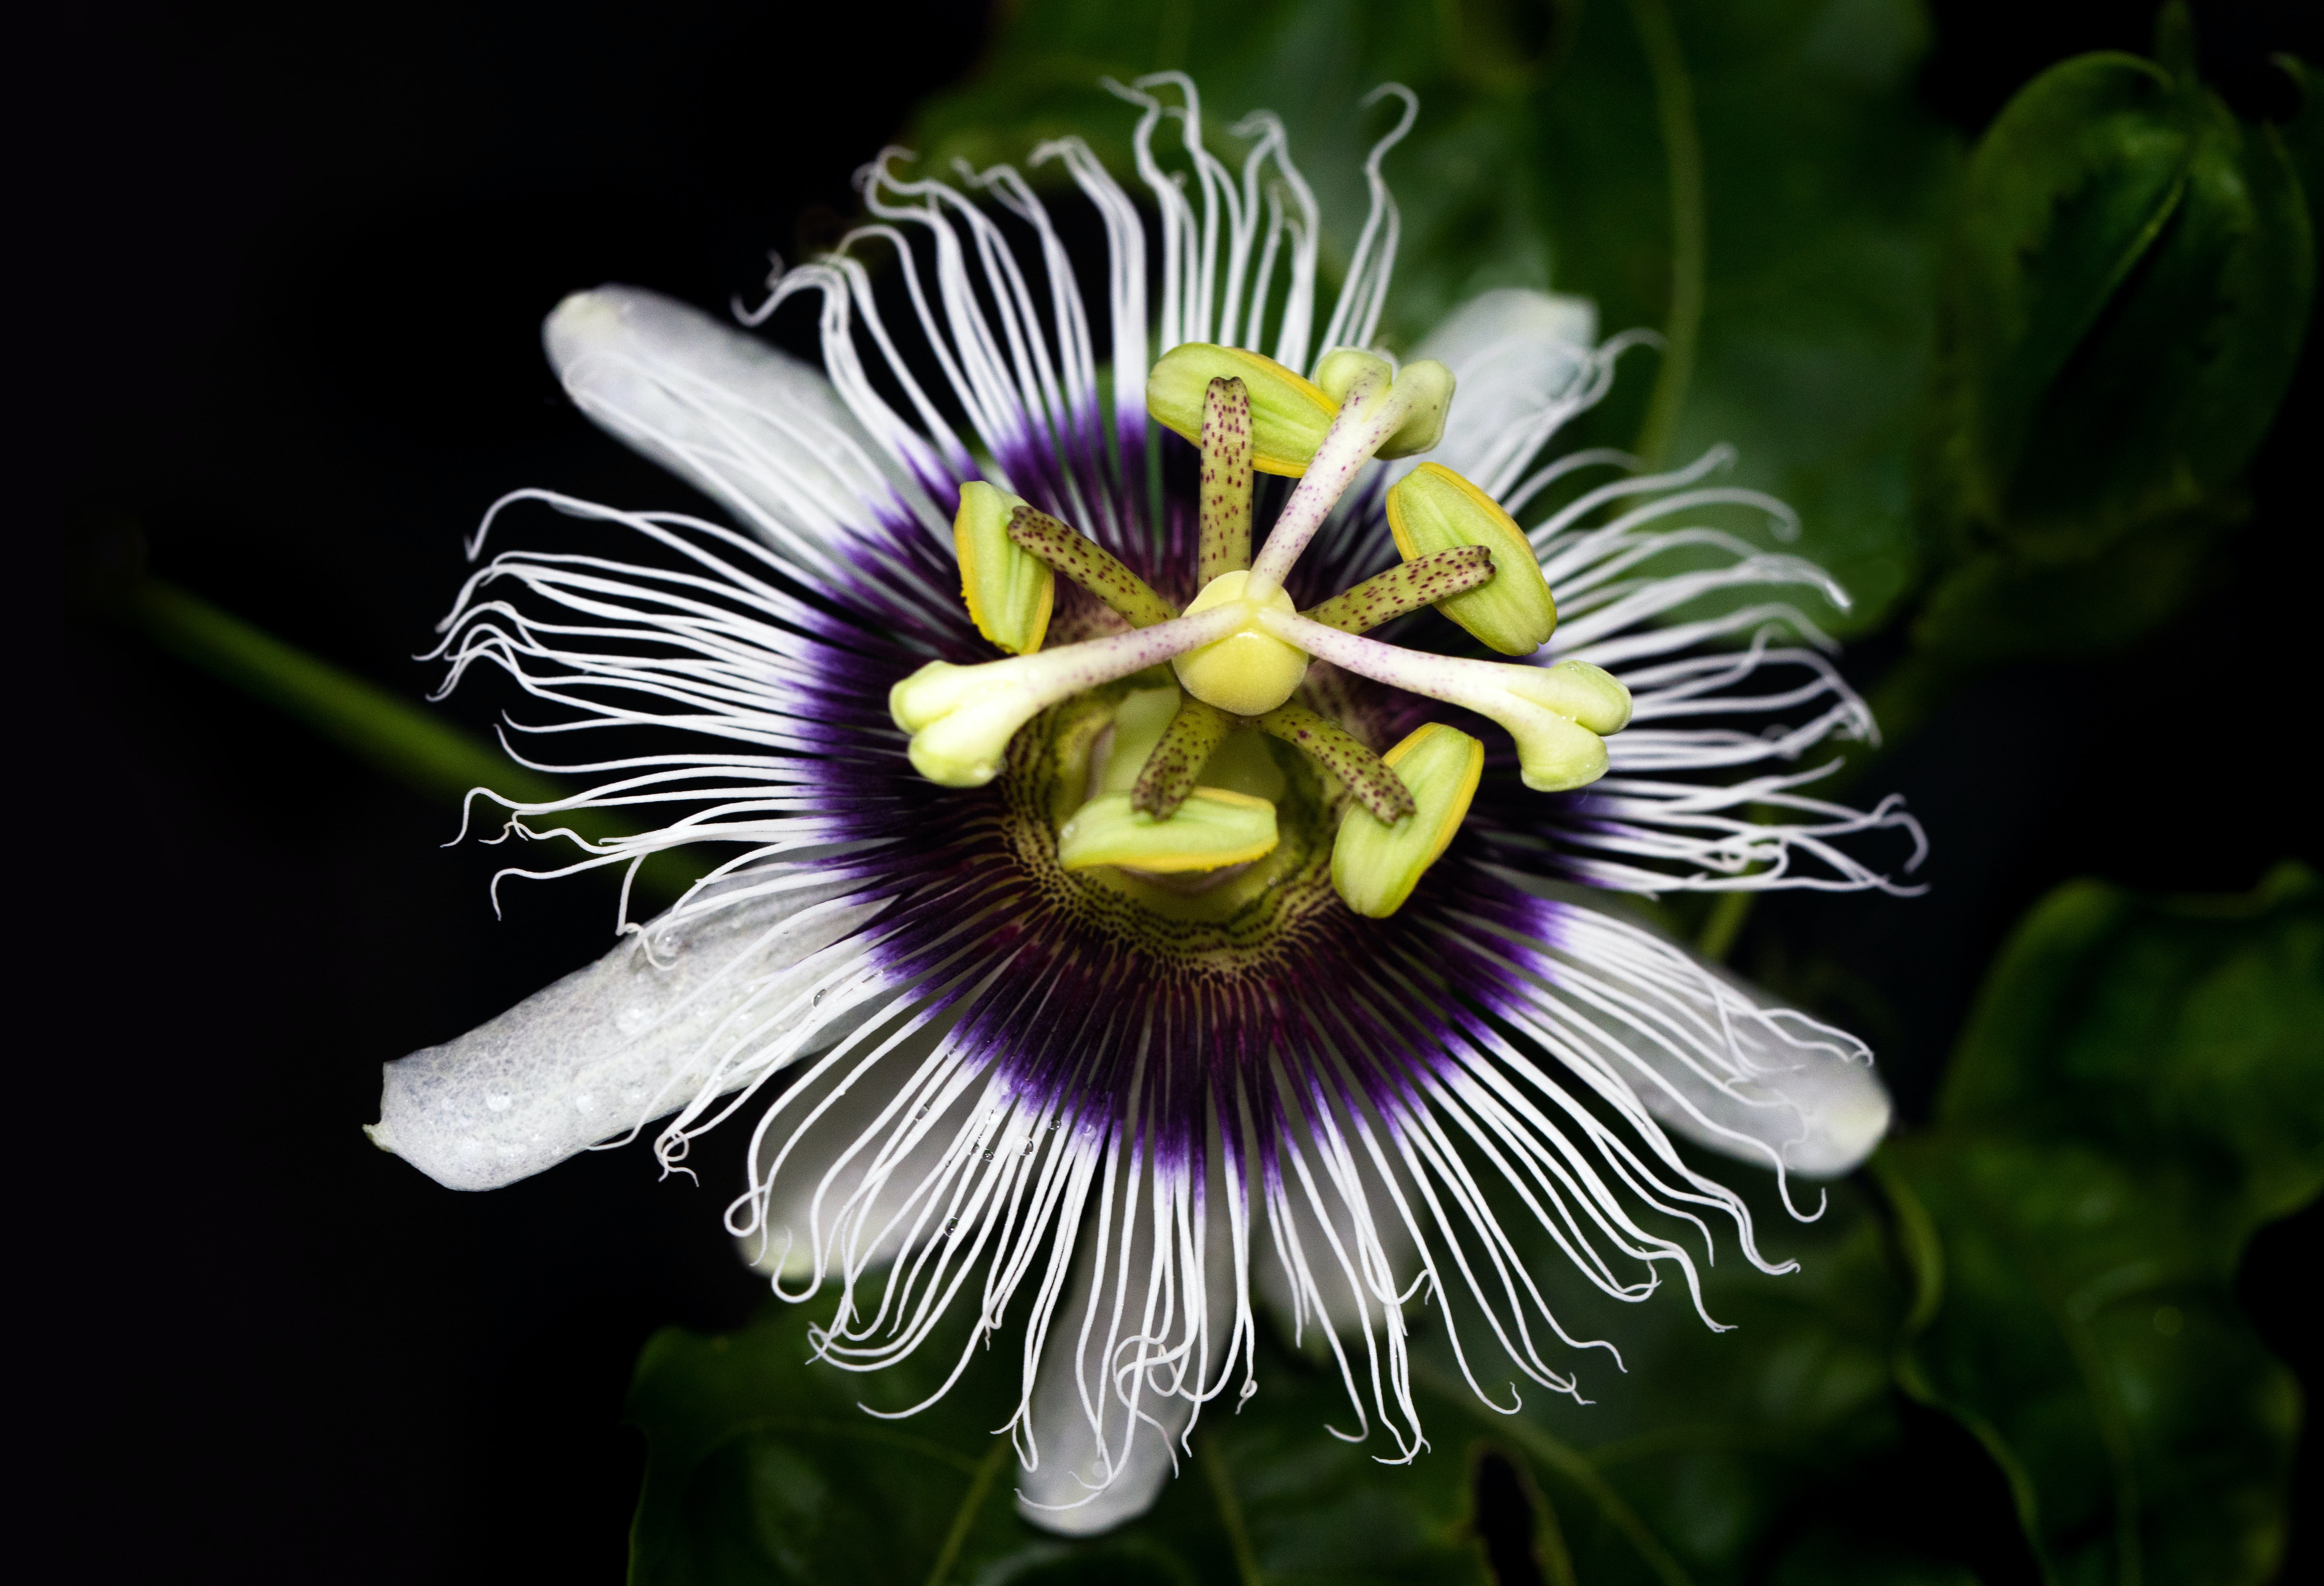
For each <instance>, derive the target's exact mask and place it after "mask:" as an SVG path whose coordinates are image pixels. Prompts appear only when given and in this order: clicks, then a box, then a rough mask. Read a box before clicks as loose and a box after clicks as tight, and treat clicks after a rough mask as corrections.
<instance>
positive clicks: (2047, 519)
mask: <svg viewBox="0 0 2324 1586" xmlns="http://www.w3.org/2000/svg"><path fill="white" fill-rule="evenodd" d="M2174 30H2175V31H2174ZM2173 40H2175V41H2176V42H2175V43H2174V42H2172V41H2173ZM2166 47H2167V49H2168V50H2170V51H2175V58H2183V60H2184V61H2185V62H2188V63H2190V62H2191V59H2192V57H2191V50H2192V45H2191V41H2190V37H2189V36H2187V34H2186V23H2185V17H2184V14H2183V13H2182V12H2181V11H2180V10H2177V9H2174V8H2166V17H2165V25H2164V27H2163V33H2162V36H2161V41H2160V42H2159V44H2158V48H2166ZM2190 71H2191V65H2190V64H2182V65H2181V69H2180V74H2179V75H2174V74H2173V72H2172V71H2171V70H2168V69H2165V68H2164V67H2163V66H2159V65H2157V64H2155V63H2153V62H2152V61H2147V60H2140V59H2138V58H2137V57H2135V56H2130V55H2120V54H2098V55H2085V56H2080V57H2078V58H2076V59H2074V60H2068V61H2064V62H2061V64H2059V65H2057V66H2054V67H2052V68H2051V69H2049V70H2048V71H2046V72H2044V73H2043V74H2042V76H2040V77H2039V78H2035V79H2034V80H2033V82H2032V83H2030V84H2028V85H2027V86H2026V87H2025V88H2024V89H2022V90H2021V91H2020V92H2019V93H2018V95H2017V96H2016V97H2015V98H2014V99H2012V100H2011V101H2010V103H2009V104H2008V106H2006V107H2005V108H2004V109H2003V111H2002V113H2001V115H2000V116H1999V117H1998V118H1997V120H1996V121H1995V122H1994V124H1993V125H1992V127H1991V128H1990V129H1989V130H1988V131H1987V134H1986V135H1985V138H1984V140H1983V141H1982V142H1981V143H1979V144H1978V149H1977V151H1976V153H1975V155H1974V156H1973V158H1972V159H1971V161H1970V162H1969V177H1968V183H1967V190H1966V193H1965V195H1964V198H1963V202H1962V207H1961V216H1960V229H1959V233H1958V235H1957V237H1956V242H1955V246H1954V249H1953V253H1952V255H1951V267H1950V270H1949V272H1948V275H1947V289H1948V290H1947V302H1946V310H1945V315H1944V324H1945V351H1944V354H1943V358H1942V372H1941V379H1940V381H1939V383H1938V386H1937V392H1936V396H1935V399H1934V401H1933V403H1932V418H1931V422H1932V434H1931V438H1930V440H1929V443H1928V444H1929V450H1928V452H1927V454H1926V459H1925V467H1926V475H1927V476H1926V484H1927V489H1928V495H1929V501H1930V503H1931V510H1932V512H1933V513H1934V514H1935V516H1936V517H1937V518H1938V519H1939V520H1940V521H1941V524H1942V526H1943V529H1944V532H1945V538H1946V539H1948V540H1949V541H1950V544H1951V545H1952V547H1953V555H1954V559H1955V563H1956V565H1955V567H1954V568H1953V570H1952V571H1951V572H1950V575H1949V576H1947V577H1946V578H1945V579H1943V580H1942V581H1941V583H1940V584H1939V585H1938V586H1937V587H1936V588H1935V589H1934V590H1933V591H1932V594H1931V595H1930V598H1929V602H1928V604H1927V606H1926V608H1925V609H1924V611H1923V614H1922V616H1921V619H1920V621H1919V622H1918V624H1917V627H1916V630H1915V638H1916V640H1917V641H1918V642H1919V644H1920V645H1921V647H1922V648H1923V650H1926V651H1928V652H1931V653H1932V654H1935V655H1940V656H1942V657H1945V658H1947V659H1950V660H1951V661H1954V662H1956V663H1961V662H1966V663H1985V662H1991V661H1998V660H2006V659H2017V658H2020V657H2029V656H2056V655H2070V654H2076V653H2087V652H2089V651H2090V650H2098V649H2105V648H2112V647H2115V646H2117V645H2120V644H2122V643H2125V642H2127V641H2130V640H2133V639H2135V638H2136V637H2138V636H2139V635H2141V634H2142V633H2144V632H2147V631H2149V630H2151V629H2152V628H2153V626H2155V625H2156V624H2157V623H2159V622H2161V621H2162V620H2163V618H2164V617H2166V616H2168V615H2169V614H2170V613H2171V612H2172V610H2174V609H2176V607H2177V606H2178V605H2179V604H2181V602H2182V601H2183V600H2184V599H2185V598H2186V596H2187V595H2189V594H2190V592H2191V591H2192V589H2193V588H2194V587H2195V586H2196V584H2197V581H2198V576H2199V568H2200V565H2201V562H2202V558H2203V556H2204V554H2205V553H2206V551H2207V550H2208V549H2209V542H2210V541H2211V540H2212V539H2215V538H2216V537H2217V535H2218V532H2219V531H2220V530H2223V529H2224V528H2226V527H2227V526H2229V525H2231V524H2233V523H2234V522H2236V521H2239V520H2240V518H2241V517H2242V516H2243V513H2244V512H2245V510H2246V505H2245V503H2244V501H2243V499H2242V497H2241V495H2240V493H2239V491H2238V488H2237V486H2238V481H2239V478H2240V475H2242V473H2243V471H2244V469H2245V468H2246V466H2247V465H2248V464H2249V463H2250V460H2251V458H2252V456H2253V454H2254V453H2255V451H2256V450H2257V448H2258V447H2259V444H2260V442H2261V441H2262V440H2263V439H2264V438H2265V436H2266V434H2267V431H2268V429H2269V427H2270V426H2271V424H2272V423H2273V420H2274V416H2275V410H2276V408H2277V406H2278V404H2279V403H2280V402H2281V401H2282V397H2283V393H2284V392H2285V390H2286V389H2287V388H2288V386H2289V384H2290V383H2291V379H2292V371H2293V369H2294V368H2295V366H2296V365H2297V364H2298V362H2299V358H2300V353H2301V345H2302V341H2303V337H2304V335H2305V328H2306V325H2307V320H2308V314H2309V308H2310V297H2311V294H2312V287H2313V280H2314V274H2315V261H2314V245H2313V236H2312V232H2311V226H2310V217H2309V213H2308V209H2307V207H2306V203H2305V200H2304V198H2303V196H2302V192H2301V182H2300V180H2299V177H2298V176H2297V174H2296V172H2295V171H2294V167H2293V164H2292V160H2291V158H2290V157H2289V155H2288V154H2287V153H2286V152H2285V148H2284V144H2283V140H2282V138H2281V137H2280V136H2279V135H2278V134H2276V133H2275V132H2274V131H2273V129H2269V128H2249V127H2246V126H2244V125H2243V124H2240V123H2238V122H2237V121H2236V118H2235V116H2234V115H2233V114H2232V113H2230V112H2229V111H2228V109H2227V106H2225V105H2223V104H2221V103H2220V101H2219V100H2218V97H2216V96H2215V95H2213V94H2211V93H2209V91H2208V90H2206V89H2205V88H2203V87H2202V86H2201V85H2200V84H2199V82H2197V81H2195V80H2194V79H2193V78H2192V77H2191V75H2188V73H2190Z"/></svg>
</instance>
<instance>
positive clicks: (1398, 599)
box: [1299, 545, 1493, 633]
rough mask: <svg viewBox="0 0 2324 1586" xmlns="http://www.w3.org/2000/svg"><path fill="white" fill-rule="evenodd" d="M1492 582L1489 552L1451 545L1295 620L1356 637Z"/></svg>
mask: <svg viewBox="0 0 2324 1586" xmlns="http://www.w3.org/2000/svg"><path fill="white" fill-rule="evenodd" d="M1492 576H1493V553H1492V550H1491V549H1490V548H1489V547H1486V546H1482V545H1456V546H1454V547H1452V549H1449V550H1438V551H1431V552H1429V554H1428V555H1426V556H1423V557H1415V558H1413V559H1412V560H1410V561H1408V562H1401V563H1398V564H1397V566H1395V567H1390V568H1389V569H1388V571H1387V572H1385V573H1380V574H1377V575H1375V576H1372V577H1369V578H1367V579H1365V580H1364V581H1363V582H1362V583H1360V584H1359V585H1357V586H1355V587H1354V588H1352V589H1350V590H1347V591H1345V592H1344V593H1342V594H1339V595H1333V597H1332V598H1331V599H1329V600H1327V601H1325V602H1323V604H1321V605H1315V606H1310V607H1309V608H1308V609H1307V610H1305V611H1304V612H1302V613H1299V614H1300V615H1301V616H1303V617H1305V618H1306V619H1307V620H1308V621H1309V622H1321V623H1323V626H1325V627H1326V628H1337V629H1338V630H1340V632H1342V633H1362V632H1367V631H1369V630H1370V629H1373V628H1377V627H1379V625H1380V624H1381V623H1383V622H1394V621H1395V620H1396V619H1397V618H1398V617H1401V616H1406V615H1408V614H1409V613H1413V612H1416V611H1418V610H1419V609H1420V608H1421V607H1423V606H1425V605H1434V604H1436V603H1437V602H1438V601H1440V600H1443V599H1445V598H1447V597H1448V596H1451V595H1464V594H1466V593H1468V592H1469V591H1470V590H1471V589H1474V588H1476V587H1477V586H1479V585H1480V584H1486V583H1489V582H1491V580H1492Z"/></svg>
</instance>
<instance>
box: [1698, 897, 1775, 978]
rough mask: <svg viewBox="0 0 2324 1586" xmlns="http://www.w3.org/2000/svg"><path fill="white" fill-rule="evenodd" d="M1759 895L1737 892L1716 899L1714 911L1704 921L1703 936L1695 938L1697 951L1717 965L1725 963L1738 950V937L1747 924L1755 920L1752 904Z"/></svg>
mask: <svg viewBox="0 0 2324 1586" xmlns="http://www.w3.org/2000/svg"><path fill="white" fill-rule="evenodd" d="M1758 896H1759V895H1758V894H1757V892H1744V891H1734V892H1721V893H1720V894H1719V895H1718V897H1716V898H1715V899H1712V900H1711V912H1710V914H1708V915H1707V916H1705V917H1704V918H1703V922H1702V934H1701V936H1697V937H1696V938H1695V942H1694V949H1695V951H1696V952H1698V953H1700V954H1702V955H1703V956H1704V957H1705V958H1708V959H1710V960H1711V963H1713V964H1724V963H1725V962H1726V961H1727V955H1728V954H1729V953H1732V952H1733V951H1734V950H1735V938H1736V937H1738V936H1741V935H1742V934H1743V922H1744V921H1746V920H1748V919H1749V918H1750V917H1751V904H1752V902H1753V901H1754V900H1755V899H1757V897H1758Z"/></svg>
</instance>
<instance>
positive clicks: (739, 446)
mask: <svg viewBox="0 0 2324 1586" xmlns="http://www.w3.org/2000/svg"><path fill="white" fill-rule="evenodd" d="M540 338H541V344H542V346H544V347H546V348H547V350H548V353H549V362H550V364H553V365H554V366H555V367H556V370H557V373H558V378H559V379H560V380H562V381H563V382H564V383H565V390H566V392H567V395H569V396H571V397H572V399H573V402H574V405H575V406H576V407H578V408H579V409H580V410H582V411H583V412H585V413H586V414H588V415H589V417H590V418H592V419H593V420H596V422H597V423H598V424H599V425H601V426H602V427H603V428H604V429H606V430H608V431H609V432H611V433H612V434H613V435H614V436H616V437H618V438H621V439H622V440H623V441H626V442H627V443H628V444H629V445H630V446H632V447H634V448H636V449H637V450H638V451H640V452H642V453H643V454H644V455H645V456H649V457H650V458H652V459H653V460H654V461H655V462H657V463H659V464H661V465H662V466H664V467H666V468H669V470H670V471H671V472H673V473H675V474H677V475H678V476H679V477H681V478H683V479H685V480H687V482H689V483H690V484H695V485H696V486H698V487H699V488H701V489H702V490H703V491H704V492H705V493H708V494H710V495H711V496H714V497H715V498H716V499H717V500H718V501H719V502H720V503H723V504H724V505H725V506H726V507H727V508H729V509H730V510H732V511H733V512H734V513H735V514H736V515H737V516H738V517H739V518H740V519H741V520H742V521H743V522H745V523H747V524H749V525H750V526H751V527H752V528H753V529H755V530H758V531H759V533H760V534H761V537H762V538H764V539H766V540H767V541H768V542H769V543H770V545H772V546H773V547H774V548H775V549H777V550H779V551H782V552H784V553H786V554H787V555H788V556H789V557H791V558H795V559H797V560H798V561H800V562H801V563H802V564H803V565H804V566H805V567H807V568H808V569H809V570H814V569H816V567H819V566H821V565H822V564H823V563H824V562H825V558H826V557H827V554H828V550H829V548H832V547H834V546H836V545H839V544H841V543H843V542H844V541H845V540H847V539H850V538H853V537H855V536H859V535H861V534H862V532H863V531H864V530H865V529H866V527H867V526H868V524H867V519H868V518H869V517H870V516H871V514H874V513H880V512H885V513H887V514H888V515H890V516H891V517H902V516H906V515H918V516H919V517H921V518H922V519H923V521H927V518H928V514H929V512H930V509H929V508H928V506H927V502H926V500H925V497H924V496H923V495H922V494H921V493H920V492H919V491H918V489H917V487H915V486H913V485H912V484H909V483H908V476H907V475H905V473H904V471H903V469H902V468H901V466H899V465H898V464H897V463H896V462H895V460H894V459H893V458H891V457H890V456H889V455H888V454H887V453H886V451H885V450H884V449H883V448H881V447H880V446H879V445H877V444H876V443H875V442H874V441H873V440H872V438H871V435H870V434H869V432H867V431H866V430H865V429H864V428H863V426H862V424H861V423H859V422H858V421H857V420H856V419H855V416H854V415H853V413H851V412H849V411H848V410H847V404H846V403H845V402H844V401H841V400H840V396H839V393H838V392H837V391H835V390H834V389H833V387H832V384H831V383H830V382H829V381H828V380H826V379H825V378H824V376H823V374H822V373H820V372H819V371H818V370H816V368H814V367H813V366H812V365H811V364H806V363H803V362H801V361H800V360H799V359H797V358H794V357H792V356H791V355H789V354H788V353H786V352H783V351H781V350H780V349H779V348H776V347H771V346H768V345H767V344H766V343H764V342H762V341H761V340H759V339H758V338H757V337H753V336H750V335H748V334H746V333H744V332H742V331H741V330H738V329H735V328H734V327H732V326H727V325H722V324H720V323H719V322H718V321H717V320H715V319H713V318H711V317H710V316H709V315H707V314H705V313H703V312H701V311H700V310H698V309H693V308H689V307H688V306H687V305H686V304H684V303H681V302H678V301H677V300H674V299H670V298H666V297H663V296H661V295H660V294H659V293H656V292H650V291H647V290H644V289H642V288H640V287H633V286H610V285H609V286H601V287H599V288H597V289H596V290H595V291H583V292H575V293H574V294H573V295H572V296H571V297H568V298H567V299H566V300H564V301H563V302H561V303H559V304H558V306H557V308H556V309H555V310H554V311H553V312H551V313H550V315H549V318H547V319H546V320H545V321H543V322H542V325H541V327H540ZM915 509H917V511H916V510H915ZM945 521H947V522H948V520H945Z"/></svg>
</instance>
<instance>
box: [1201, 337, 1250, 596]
mask: <svg viewBox="0 0 2324 1586" xmlns="http://www.w3.org/2000/svg"><path fill="white" fill-rule="evenodd" d="M1250 485H1251V478H1250V387H1249V386H1247V385H1245V384H1244V383H1242V382H1241V381H1240V380H1238V379H1234V378H1231V377H1222V378H1220V379H1216V380H1213V381H1212V382H1211V383H1210V386H1209V388H1208V389H1207V390H1206V391H1205V392H1203V489H1202V542H1201V543H1202V558H1201V566H1200V569H1199V574H1200V582H1201V584H1203V585H1208V584H1209V583H1210V581H1211V580H1212V579H1213V578H1215V577H1217V576H1219V575H1220V574H1222V573H1240V572H1241V571H1242V570H1243V569H1244V568H1246V567H1250Z"/></svg>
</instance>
